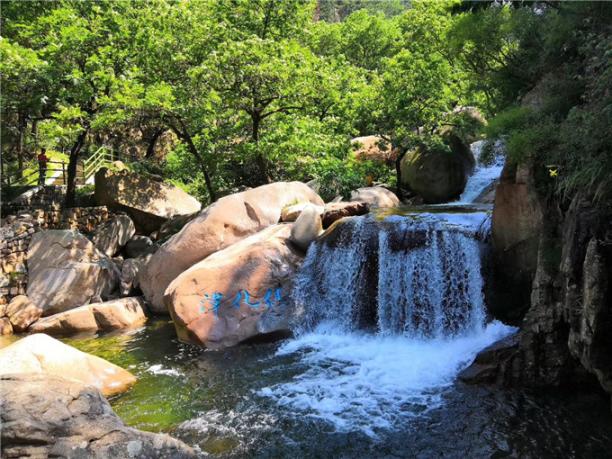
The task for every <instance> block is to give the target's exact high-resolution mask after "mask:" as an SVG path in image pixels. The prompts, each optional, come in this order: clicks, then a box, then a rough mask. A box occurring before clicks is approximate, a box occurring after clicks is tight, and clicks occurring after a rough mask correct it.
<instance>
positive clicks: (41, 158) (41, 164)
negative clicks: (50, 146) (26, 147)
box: [38, 148, 49, 185]
mask: <svg viewBox="0 0 612 459" xmlns="http://www.w3.org/2000/svg"><path fill="white" fill-rule="evenodd" d="M46 152H47V150H45V149H44V148H41V149H40V153H39V154H38V184H39V185H44V184H45V180H46V178H47V162H49V158H47V155H46V154H45V153H46Z"/></svg>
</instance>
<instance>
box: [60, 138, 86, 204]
mask: <svg viewBox="0 0 612 459" xmlns="http://www.w3.org/2000/svg"><path fill="white" fill-rule="evenodd" d="M88 132H89V128H88V127H87V128H85V129H84V130H83V132H81V133H80V134H79V137H78V138H77V140H76V142H75V143H74V145H73V146H72V148H71V149H70V160H69V162H68V183H67V184H66V200H65V201H64V207H66V208H69V207H74V204H75V190H76V178H77V177H76V175H77V165H78V162H79V154H80V153H81V149H82V148H83V145H84V144H85V138H86V137H87V133H88Z"/></svg>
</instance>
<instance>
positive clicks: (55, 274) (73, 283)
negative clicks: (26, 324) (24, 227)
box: [27, 230, 119, 316]
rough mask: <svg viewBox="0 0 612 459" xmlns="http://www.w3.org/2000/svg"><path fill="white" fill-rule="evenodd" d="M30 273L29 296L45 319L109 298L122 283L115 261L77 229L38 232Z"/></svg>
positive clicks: (32, 243)
mask: <svg viewBox="0 0 612 459" xmlns="http://www.w3.org/2000/svg"><path fill="white" fill-rule="evenodd" d="M28 271H29V281H28V289H27V296H28V298H30V300H31V301H32V302H33V303H34V304H36V305H38V306H39V307H40V308H42V309H43V315H45V316H47V315H51V314H56V313H58V312H62V311H66V310H68V309H72V308H75V307H78V306H81V305H84V304H88V303H91V302H92V301H93V302H95V301H101V300H104V299H107V298H109V297H110V295H111V293H112V292H113V291H114V290H115V289H116V288H117V286H118V284H119V271H118V269H117V267H116V266H115V264H114V263H113V261H112V260H111V259H110V258H108V257H107V256H106V255H104V254H103V253H102V252H100V251H99V250H98V249H97V248H96V247H95V246H94V244H93V243H92V242H91V241H89V240H88V239H87V238H86V237H85V236H83V235H82V234H80V233H79V232H78V231H74V230H48V231H41V232H38V233H35V234H34V235H33V236H32V240H31V241H30V245H29V248H28Z"/></svg>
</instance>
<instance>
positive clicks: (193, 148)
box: [173, 129, 217, 202]
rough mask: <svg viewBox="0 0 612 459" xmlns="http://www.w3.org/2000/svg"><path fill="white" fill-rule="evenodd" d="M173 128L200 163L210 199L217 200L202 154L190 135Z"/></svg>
mask: <svg viewBox="0 0 612 459" xmlns="http://www.w3.org/2000/svg"><path fill="white" fill-rule="evenodd" d="M173 130H174V132H175V133H176V135H177V136H179V138H180V139H182V140H184V141H185V142H186V143H187V147H188V148H189V151H190V152H191V154H192V155H193V156H194V157H195V158H196V160H197V161H198V164H199V165H200V170H201V171H202V173H203V174H204V183H206V189H207V190H208V195H209V196H210V201H211V202H215V201H216V200H217V193H215V189H214V188H213V184H212V180H211V178H210V174H209V173H208V169H207V168H206V164H205V163H204V159H203V158H202V155H201V154H200V152H199V151H198V149H197V148H196V146H195V144H194V143H193V139H192V138H191V135H189V133H188V132H187V131H179V130H177V129H173Z"/></svg>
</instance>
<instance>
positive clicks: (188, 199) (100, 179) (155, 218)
mask: <svg viewBox="0 0 612 459" xmlns="http://www.w3.org/2000/svg"><path fill="white" fill-rule="evenodd" d="M95 186H96V188H95V197H96V202H97V203H98V204H99V205H104V206H107V207H108V208H110V209H113V210H121V211H124V212H126V213H127V214H128V215H129V216H130V217H132V219H133V220H134V223H135V224H136V227H137V228H138V229H140V230H141V231H142V232H144V233H147V234H148V233H151V232H153V231H155V230H157V229H159V227H160V226H161V225H162V224H163V223H164V222H165V221H167V220H168V219H170V218H172V217H174V216H176V215H187V214H192V213H194V212H197V211H199V210H200V207H201V205H200V203H199V202H198V200H197V199H196V198H194V197H193V196H191V195H189V194H187V193H185V192H184V191H183V190H181V189H180V188H178V187H175V186H173V185H169V184H167V183H164V182H159V181H156V180H153V179H152V178H150V177H147V176H144V175H140V174H136V173H133V172H129V171H127V170H123V171H117V172H114V171H111V170H109V169H106V168H102V169H100V170H99V171H98V172H96V176H95Z"/></svg>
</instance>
